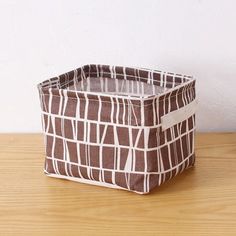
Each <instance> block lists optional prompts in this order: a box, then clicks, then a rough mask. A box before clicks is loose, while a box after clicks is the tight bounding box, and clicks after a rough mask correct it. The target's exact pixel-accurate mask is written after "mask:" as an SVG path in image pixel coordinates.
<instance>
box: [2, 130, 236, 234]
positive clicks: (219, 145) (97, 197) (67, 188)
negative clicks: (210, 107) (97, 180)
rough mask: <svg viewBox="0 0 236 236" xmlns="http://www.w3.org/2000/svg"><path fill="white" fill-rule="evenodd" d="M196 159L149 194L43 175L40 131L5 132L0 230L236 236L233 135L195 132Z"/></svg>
mask: <svg viewBox="0 0 236 236" xmlns="http://www.w3.org/2000/svg"><path fill="white" fill-rule="evenodd" d="M196 153H197V159H196V166H195V168H192V169H189V170H187V171H186V172H184V173H183V174H181V175H180V176H177V177H176V178H175V179H173V180H171V181H169V182H168V183H166V184H164V185H162V186H161V187H160V188H158V189H156V190H154V191H153V192H152V193H151V194H149V195H137V194H135V193H130V192H126V191H122V190H114V189H108V188H103V187H97V186H91V185H85V184H79V183H75V182H70V181H66V180H60V179H54V178H49V177H46V176H45V175H44V174H43V162H44V147H43V138H42V135H40V134H1V135H0V161H1V163H0V235H42V236H46V235H58V236H59V235H65V236H70V235H236V134H235V133H227V134H226V133H216V134H210V133H209V134H198V135H197V140H196Z"/></svg>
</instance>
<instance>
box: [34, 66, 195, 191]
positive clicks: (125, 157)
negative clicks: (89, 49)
mask: <svg viewBox="0 0 236 236" xmlns="http://www.w3.org/2000/svg"><path fill="white" fill-rule="evenodd" d="M38 90H39V95H40V101H41V109H42V123H43V131H44V134H45V146H46V160H45V168H44V169H45V173H46V174H47V175H48V176H51V177H58V178H63V179H69V180H74V181H78V182H82V183H89V184H95V185H100V186H106V187H111V188H118V189H125V190H129V191H133V192H137V193H141V194H144V193H149V192H150V191H151V190H152V189H153V188H155V187H157V186H159V185H161V184H162V183H164V182H166V181H167V180H169V179H171V178H173V177H174V176H176V175H177V174H179V173H181V172H182V171H183V170H185V169H187V168H189V167H191V166H193V165H194V162H195V155H194V131H195V109H196V99H195V80H194V79H193V78H192V77H190V76H185V75H179V74H173V73H167V72H161V71H157V70H148V69H137V68H127V67H120V66H108V65H86V66H83V67H81V68H78V69H76V70H73V71H70V72H68V73H65V74H62V75H60V76H58V77H55V78H51V79H49V80H46V81H44V82H42V83H41V84H39V85H38Z"/></svg>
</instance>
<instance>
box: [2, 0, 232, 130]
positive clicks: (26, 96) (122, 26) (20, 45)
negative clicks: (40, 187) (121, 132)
mask: <svg viewBox="0 0 236 236" xmlns="http://www.w3.org/2000/svg"><path fill="white" fill-rule="evenodd" d="M235 9H236V1H234V0H179V1H176V0H172V1H170V0H133V1H131V0H119V1H118V0H97V1H96V0H84V1H82V0H79V1H78V0H74V1H70V0H61V1H59V0H57V1H56V0H55V1H52V0H51V1H50V0H40V1H30V0H29V1H26V0H21V1H17V0H0V80H1V91H0V132H38V131H41V120H40V108H39V99H38V94H37V89H36V84H37V83H39V82H41V81H43V80H45V79H47V78H49V77H52V76H55V75H58V74H61V73H64V72H67V71H69V70H71V69H74V68H77V67H79V66H81V65H83V64H88V63H105V64H112V65H116V64H117V65H129V66H141V67H146V68H155V69H160V70H165V71H171V72H179V73H184V74H190V75H194V76H195V77H196V78H197V92H198V97H199V100H200V105H199V111H198V130H199V131H233V130H234V131H235V130H236V13H235Z"/></svg>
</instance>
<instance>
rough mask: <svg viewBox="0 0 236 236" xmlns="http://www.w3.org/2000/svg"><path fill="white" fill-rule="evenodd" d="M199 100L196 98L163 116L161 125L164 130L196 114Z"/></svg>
mask: <svg viewBox="0 0 236 236" xmlns="http://www.w3.org/2000/svg"><path fill="white" fill-rule="evenodd" d="M197 104H198V102H197V100H196V99H194V100H193V101H192V102H190V103H189V104H187V105H186V106H183V107H181V108H180V109H178V110H175V111H172V112H169V113H167V114H166V115H164V116H162V117H161V127H162V131H165V130H166V129H169V128H170V127H172V126H174V125H176V124H178V123H180V122H182V121H184V120H186V119H187V118H189V117H190V116H192V115H194V113H195V112H196V109H197Z"/></svg>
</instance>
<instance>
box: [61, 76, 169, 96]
mask: <svg viewBox="0 0 236 236" xmlns="http://www.w3.org/2000/svg"><path fill="white" fill-rule="evenodd" d="M66 89H67V90H76V91H84V92H93V93H103V94H104V93H105V94H113V95H119V96H131V97H148V96H152V95H156V94H160V93H163V92H164V91H166V90H168V88H165V87H162V86H157V85H154V84H148V83H145V82H141V81H135V80H123V79H115V78H107V77H87V78H85V79H83V80H81V81H79V82H78V83H74V84H73V85H70V86H68V87H67V88H66Z"/></svg>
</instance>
